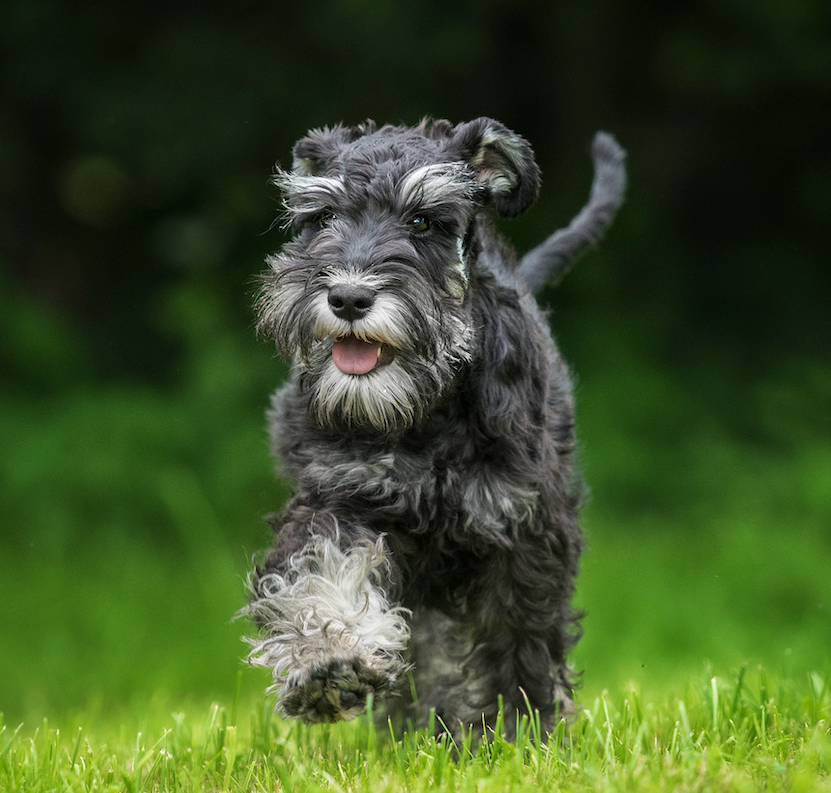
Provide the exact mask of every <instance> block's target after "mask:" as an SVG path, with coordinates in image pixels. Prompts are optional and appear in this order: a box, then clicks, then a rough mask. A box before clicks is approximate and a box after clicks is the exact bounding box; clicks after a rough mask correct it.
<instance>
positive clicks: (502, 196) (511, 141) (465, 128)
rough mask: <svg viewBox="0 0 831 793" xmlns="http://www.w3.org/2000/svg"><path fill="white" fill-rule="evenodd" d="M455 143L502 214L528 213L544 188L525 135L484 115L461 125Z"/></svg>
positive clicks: (508, 215) (507, 215) (455, 146)
mask: <svg viewBox="0 0 831 793" xmlns="http://www.w3.org/2000/svg"><path fill="white" fill-rule="evenodd" d="M451 146H452V147H453V148H454V149H455V150H456V151H457V152H458V153H459V154H460V155H461V157H462V159H463V160H466V161H467V162H468V163H469V164H470V166H471V167H472V168H473V170H474V171H475V172H476V176H477V178H478V179H479V181H480V182H482V183H483V184H484V185H485V186H486V187H487V188H488V191H489V193H490V197H491V200H492V201H493V205H494V206H495V207H496V211H497V212H498V213H499V214H500V215H502V217H513V216H514V215H518V214H520V213H521V212H524V211H525V210H526V209H528V207H530V206H531V204H533V203H534V199H536V197H537V193H538V192H539V189H540V169H539V166H538V165H537V163H536V160H535V159H534V150H533V149H532V148H531V144H530V143H528V141H527V140H525V138H523V137H522V136H521V135H517V134H516V132H512V131H511V130H509V129H508V128H507V127H506V126H505V125H504V124H500V123H499V122H498V121H494V120H493V119H492V118H487V117H485V116H483V117H482V118H477V119H475V120H474V121H468V122H466V123H464V124H459V125H458V126H457V127H456V128H455V130H454V135H453V138H452V143H451Z"/></svg>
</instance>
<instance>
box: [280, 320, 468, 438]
mask: <svg viewBox="0 0 831 793" xmlns="http://www.w3.org/2000/svg"><path fill="white" fill-rule="evenodd" d="M468 337H469V333H463V334H462V338H461V339H460V340H458V341H457V343H455V344H454V345H452V346H445V347H444V348H443V349H442V350H440V352H439V353H438V354H437V355H436V356H435V357H431V358H425V357H422V356H420V355H418V354H416V353H414V352H410V351H407V350H401V349H395V350H393V351H391V355H392V359H391V360H390V361H389V362H388V363H383V364H381V365H379V366H378V367H376V368H375V369H373V370H372V371H370V372H368V373H367V374H361V375H353V374H345V373H344V372H342V371H341V370H340V369H339V368H338V367H337V365H336V364H335V362H334V360H333V358H332V346H333V341H332V339H331V338H329V339H325V340H323V341H321V342H319V343H318V344H317V345H315V347H314V349H313V350H312V351H311V352H310V354H308V355H306V356H298V358H297V362H296V365H297V374H298V384H299V386H300V389H301V391H303V392H305V393H307V394H308V397H309V410H310V412H311V415H312V417H313V418H314V419H315V420H316V421H317V422H318V423H319V424H321V425H322V426H324V427H329V428H330V429H334V430H338V431H340V430H343V429H352V428H361V429H369V430H374V431H377V432H380V433H388V432H394V431H396V430H402V429H406V428H408V427H410V426H412V425H413V424H415V423H417V422H418V421H419V420H420V419H421V418H423V416H424V415H425V414H426V413H427V412H428V411H429V410H430V408H431V407H432V405H434V404H435V402H436V400H437V399H438V398H439V397H440V396H441V394H442V393H443V392H444V390H445V389H446V387H447V385H448V384H449V383H450V382H451V381H452V380H453V378H454V377H455V375H456V372H457V371H458V367H459V365H460V364H461V362H462V361H463V360H466V359H468V358H469V351H468V347H469V343H468ZM388 354H390V353H388Z"/></svg>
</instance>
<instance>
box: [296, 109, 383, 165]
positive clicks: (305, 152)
mask: <svg viewBox="0 0 831 793" xmlns="http://www.w3.org/2000/svg"><path fill="white" fill-rule="evenodd" d="M375 128H376V125H375V122H374V121H367V122H366V123H364V124H360V125H358V126H357V127H344V126H341V125H340V124H338V125H337V126H334V127H321V128H320V129H312V130H309V132H308V134H307V135H306V137H304V138H300V140H298V141H297V143H295V144H294V149H292V155H293V158H294V159H293V162H292V171H294V173H296V174H299V175H300V176H321V175H323V174H325V173H326V171H327V170H328V169H329V167H330V166H331V164H332V162H333V161H334V160H335V159H336V158H337V156H338V154H339V153H340V150H341V149H342V148H343V147H344V146H346V145H347V144H349V143H352V142H353V141H355V140H357V139H358V138H360V137H362V136H363V135H368V134H370V133H372V132H374V131H375Z"/></svg>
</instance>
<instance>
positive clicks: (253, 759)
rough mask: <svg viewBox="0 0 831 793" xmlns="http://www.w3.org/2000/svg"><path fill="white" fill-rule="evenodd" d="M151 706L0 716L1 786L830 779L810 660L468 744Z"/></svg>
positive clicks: (244, 712)
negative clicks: (137, 710) (37, 717)
mask: <svg viewBox="0 0 831 793" xmlns="http://www.w3.org/2000/svg"><path fill="white" fill-rule="evenodd" d="M159 704H160V703H158V702H156V703H154V705H153V707H152V708H150V709H149V711H148V710H146V711H145V712H144V713H143V714H142V715H141V717H140V722H141V725H142V726H141V728H140V729H139V728H137V727H136V722H135V721H132V720H131V721H130V726H129V727H127V726H125V723H123V722H122V723H120V724H119V723H118V722H113V723H110V724H108V725H105V724H102V723H93V725H92V726H90V725H84V724H83V723H78V724H75V723H73V724H72V725H71V726H68V727H66V728H63V729H58V728H54V727H52V726H51V725H50V724H49V722H48V721H46V720H44V722H43V723H42V725H40V726H38V727H37V728H34V729H25V728H18V729H15V730H13V729H11V728H10V727H8V726H6V725H4V726H3V728H2V733H0V789H2V790H4V791H17V790H20V791H23V790H30V791H51V790H65V791H107V790H113V791H114V790H126V791H130V792H131V793H134V792H135V793H137V792H138V791H178V790H222V791H226V790H228V791H260V790H262V791H280V790H292V791H318V790H325V791H346V790H349V791H373V793H376V792H377V791H418V790H438V791H477V793H478V791H488V790H512V791H522V790H538V789H547V790H573V791H580V790H592V791H607V790H608V791H617V790H644V791H651V790H656V791H663V790H689V791H698V790H702V791H703V790H729V791H745V790H761V789H764V790H788V791H822V790H831V779H829V774H831V736H829V730H828V718H829V715H830V714H831V687H830V686H829V679H828V677H827V676H823V675H820V674H817V673H815V674H812V675H810V676H808V677H807V678H804V679H800V680H798V681H792V680H785V679H781V678H780V679H774V678H769V677H768V675H767V674H766V673H765V672H764V670H762V669H758V670H752V671H749V672H748V670H747V669H746V668H745V667H743V668H742V669H741V670H740V671H739V672H738V674H737V675H736V677H735V678H730V679H722V678H718V677H712V678H711V679H710V680H706V679H704V678H701V679H699V680H697V681H694V682H692V683H690V684H688V685H687V686H685V688H684V690H683V692H682V694H681V696H678V695H675V696H669V697H666V698H662V699H650V698H646V697H644V695H643V694H642V692H641V691H640V690H639V689H638V688H637V687H634V686H630V687H628V688H625V689H623V690H620V691H616V692H613V693H604V694H602V695H601V696H598V697H596V698H594V699H593V700H591V701H588V702H584V703H583V707H582V710H581V712H580V715H579V717H578V719H577V721H576V723H575V724H574V725H572V726H571V728H570V729H569V730H568V732H567V733H563V732H559V733H558V734H556V735H554V736H551V737H550V738H549V739H548V741H547V742H542V741H540V740H539V738H540V736H539V732H538V727H537V725H535V724H534V723H533V722H528V721H525V722H523V724H522V725H521V729H520V730H519V737H518V739H517V742H516V744H509V743H506V742H505V741H503V740H502V739H501V736H500V734H499V731H498V728H497V731H496V732H495V733H493V734H491V735H489V736H488V739H487V740H486V741H485V742H483V743H482V744H481V745H478V746H475V747H474V746H471V745H470V744H469V743H463V744H462V745H459V746H450V745H447V744H445V743H442V742H439V743H437V742H436V740H435V739H434V738H432V737H428V734H427V733H426V731H417V732H413V733H409V734H405V735H403V736H396V735H392V734H390V733H387V732H386V731H385V730H384V727H383V724H381V725H378V726H374V725H373V723H372V721H371V720H370V719H368V718H362V719H360V720H359V721H358V722H356V723H353V724H348V725H331V726H330V725H325V726H321V727H313V728H310V727H306V726H304V725H299V724H289V723H287V722H284V721H281V720H279V719H277V718H276V717H274V716H273V715H272V712H271V710H270V708H269V707H268V706H267V705H262V704H258V705H256V706H254V707H240V703H239V702H238V701H237V700H236V699H234V700H233V701H232V702H231V703H230V706H229V707H230V709H227V708H226V707H222V706H220V705H217V704H214V705H212V706H211V707H210V708H209V709H206V710H203V711H201V712H200V711H199V710H190V711H189V712H174V713H172V714H169V715H168V714H162V713H161V712H160V711H158V708H159ZM167 704H170V703H167ZM77 718H78V719H80V720H81V721H82V720H83V718H84V714H79V716H78V717H77ZM133 718H135V716H134V717H133Z"/></svg>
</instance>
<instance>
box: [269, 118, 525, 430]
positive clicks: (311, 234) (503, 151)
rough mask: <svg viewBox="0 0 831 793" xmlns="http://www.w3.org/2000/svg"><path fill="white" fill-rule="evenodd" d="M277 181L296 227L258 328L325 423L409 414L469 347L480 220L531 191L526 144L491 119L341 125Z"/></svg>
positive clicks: (389, 420) (372, 425)
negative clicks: (290, 361)
mask: <svg viewBox="0 0 831 793" xmlns="http://www.w3.org/2000/svg"><path fill="white" fill-rule="evenodd" d="M275 182H276V183H277V185H278V186H279V187H280V189H281V190H282V193H283V198H284V205H285V208H286V212H287V219H288V221H287V224H288V226H289V227H290V229H291V231H292V234H293V238H292V240H291V241H290V242H288V243H287V244H286V245H285V246H284V248H283V250H282V251H281V252H280V253H278V254H276V255H274V256H272V257H270V258H269V259H268V264H269V268H270V269H269V271H268V272H267V273H266V275H265V277H264V281H263V288H262V290H261V293H260V297H259V301H258V309H259V315H260V320H259V329H260V330H261V331H262V332H264V333H266V334H267V335H269V336H271V337H272V338H274V340H275V342H276V345H277V349H278V350H279V352H280V353H281V354H282V355H284V356H286V357H294V360H295V367H296V377H297V383H298V386H299V388H300V389H301V391H302V392H303V393H304V394H305V395H306V396H307V398H308V404H309V410H310V414H311V416H312V417H313V419H314V420H315V421H317V422H318V423H320V424H321V425H323V426H327V427H330V428H333V429H337V430H343V429H347V428H348V429H361V430H368V431H372V432H376V433H385V432H390V431H393V430H397V429H404V428H406V427H409V426H411V425H412V424H414V423H416V422H417V421H418V420H419V419H420V418H422V417H423V416H424V415H425V414H426V413H427V412H428V411H429V410H430V407H431V406H432V405H433V404H434V403H435V400H436V399H437V398H438V397H439V396H440V395H441V393H442V392H443V391H444V389H445V388H446V387H447V385H448V383H450V382H451V381H452V379H453V378H454V377H455V375H456V373H457V371H458V369H459V367H460V366H461V365H462V364H463V362H464V361H467V360H469V359H470V357H471V354H472V349H473V344H474V337H475V328H473V327H472V323H471V320H470V311H469V302H470V301H469V292H470V275H471V273H470V268H471V264H472V261H473V259H474V258H475V253H476V251H475V246H476V242H475V226H474V218H475V215H476V214H477V212H478V211H480V210H481V209H482V208H484V207H485V206H488V205H492V206H493V207H494V208H495V209H496V211H497V212H498V213H499V214H501V215H505V216H510V215H515V214H518V213H519V212H521V211H523V210H524V209H525V208H527V206H529V205H530V203H531V202H532V201H533V200H534V198H535V197H536V193H537V190H538V188H539V172H538V169H537V166H536V164H535V162H534V158H533V153H532V151H531V148H530V146H529V145H528V143H527V142H526V141H525V140H524V139H522V138H521V137H519V136H518V135H516V134H515V133H513V132H510V131H509V130H507V129H505V127H503V126H502V125H501V124H499V123H498V122H496V121H493V120H491V119H487V118H481V119H477V120H476V121H472V122H469V123H467V124H460V125H458V126H455V127H454V126H452V125H451V124H449V123H448V122H444V121H438V122H432V123H423V124H421V125H420V126H418V127H415V128H403V127H396V128H393V127H383V128H381V129H376V128H375V125H374V124H372V123H368V124H367V125H364V126H360V127H354V128H344V127H336V128H334V129H331V130H329V129H323V130H315V131H312V132H310V133H309V135H308V137H306V138H303V139H301V140H300V141H298V143H297V144H296V145H295V147H294V166H293V169H292V171H290V172H286V171H279V172H278V173H277V176H276V177H275Z"/></svg>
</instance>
